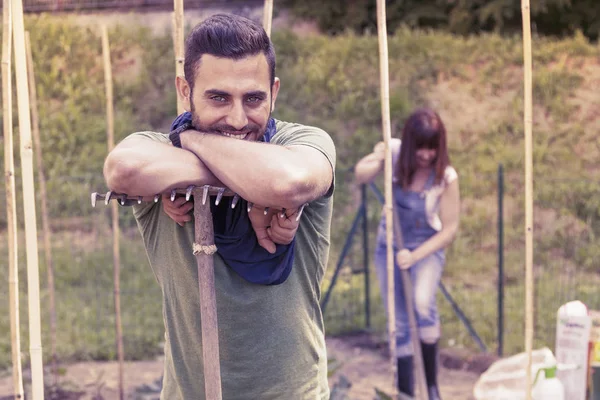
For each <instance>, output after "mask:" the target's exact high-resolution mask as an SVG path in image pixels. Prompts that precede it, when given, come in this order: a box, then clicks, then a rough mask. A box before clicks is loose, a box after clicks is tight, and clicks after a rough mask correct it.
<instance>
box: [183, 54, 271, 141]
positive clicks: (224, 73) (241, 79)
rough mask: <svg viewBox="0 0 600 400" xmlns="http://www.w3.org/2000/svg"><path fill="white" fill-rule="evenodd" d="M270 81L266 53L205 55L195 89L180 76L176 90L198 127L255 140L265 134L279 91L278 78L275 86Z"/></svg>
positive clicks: (197, 72) (203, 129)
mask: <svg viewBox="0 0 600 400" xmlns="http://www.w3.org/2000/svg"><path fill="white" fill-rule="evenodd" d="M270 82H271V79H270V76H269V65H268V63H267V58H266V57H265V55H264V54H258V55H255V56H249V57H246V58H244V59H241V60H232V59H229V58H218V57H215V56H212V55H209V54H204V55H203V56H202V59H201V61H200V64H199V67H198V69H197V71H196V80H195V83H194V88H193V90H190V87H189V85H188V84H187V82H186V81H185V80H184V79H181V78H178V79H177V89H178V93H179V95H180V96H182V99H183V100H184V105H185V108H186V109H187V110H189V111H191V112H192V122H193V124H194V127H195V128H196V129H197V130H200V131H204V132H209V133H217V134H220V135H225V136H231V137H234V138H237V139H243V140H252V141H256V140H258V139H260V138H261V137H262V136H263V135H264V133H265V130H266V128H267V123H268V121H269V117H270V116H271V111H272V110H273V107H274V106H275V99H276V98H277V93H278V92H279V79H277V78H276V79H275V82H274V84H273V87H272V88H271V87H270Z"/></svg>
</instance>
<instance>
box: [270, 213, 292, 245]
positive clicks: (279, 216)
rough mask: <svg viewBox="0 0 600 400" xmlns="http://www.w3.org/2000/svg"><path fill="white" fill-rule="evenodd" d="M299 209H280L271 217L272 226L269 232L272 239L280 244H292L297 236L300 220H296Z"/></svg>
mask: <svg viewBox="0 0 600 400" xmlns="http://www.w3.org/2000/svg"><path fill="white" fill-rule="evenodd" d="M297 214H298V209H293V210H285V213H282V212H281V211H278V212H277V213H276V214H275V215H274V216H273V217H272V218H271V227H270V228H268V229H267V233H268V235H269V237H270V238H271V240H272V241H273V242H275V243H278V244H290V243H292V240H294V236H296V231H297V230H298V225H300V220H298V221H296V217H297Z"/></svg>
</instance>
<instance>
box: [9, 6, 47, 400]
mask: <svg viewBox="0 0 600 400" xmlns="http://www.w3.org/2000/svg"><path fill="white" fill-rule="evenodd" d="M12 12H13V26H14V36H13V38H14V48H15V73H16V78H17V85H16V86H17V106H18V110H19V138H20V147H21V152H20V154H21V171H22V179H23V210H24V212H25V243H26V246H27V295H28V303H29V351H30V355H31V393H32V398H33V400H38V399H43V398H44V365H43V361H42V332H41V323H40V271H39V260H38V242H37V221H36V212H35V187H34V178H33V149H32V143H31V119H30V118H31V117H30V113H29V110H30V108H29V85H28V83H27V61H26V56H25V26H24V21H23V4H22V2H21V0H12Z"/></svg>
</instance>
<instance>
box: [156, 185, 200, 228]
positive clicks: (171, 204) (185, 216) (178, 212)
mask: <svg viewBox="0 0 600 400" xmlns="http://www.w3.org/2000/svg"><path fill="white" fill-rule="evenodd" d="M162 205H163V210H164V211H165V213H166V214H167V215H168V216H169V217H171V219H172V220H173V221H175V222H177V224H179V226H183V225H184V224H185V223H186V222H188V221H191V220H192V218H193V216H192V215H191V214H190V211H191V210H192V209H193V208H194V202H193V201H191V200H189V201H186V200H185V196H184V195H177V197H176V198H175V200H174V201H171V195H170V194H168V193H165V194H163V195H162Z"/></svg>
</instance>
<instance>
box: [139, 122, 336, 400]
mask: <svg viewBox="0 0 600 400" xmlns="http://www.w3.org/2000/svg"><path fill="white" fill-rule="evenodd" d="M133 135H135V136H138V137H139V136H144V137H147V138H149V139H152V140H156V141H161V142H165V143H168V142H169V139H168V136H167V135H164V134H160V133H154V132H138V133H134V134H133ZM271 143H272V144H277V145H283V146H310V147H313V148H316V149H318V150H320V151H321V152H322V153H323V154H324V155H325V157H327V159H328V160H329V162H330V163H331V168H332V170H333V169H334V168H335V147H334V144H333V141H332V140H331V138H330V137H329V135H328V134H327V133H325V132H324V131H322V130H320V129H318V128H314V127H309V126H303V125H299V124H292V123H287V122H281V121H277V133H276V134H275V135H274V137H273V138H272V139H271ZM268 145H269V144H265V146H268ZM332 192H333V182H332V186H331V188H330V190H329V192H328V193H327V194H326V195H325V196H323V197H321V198H319V199H316V200H314V201H312V202H311V203H309V205H308V206H307V207H305V208H304V212H303V214H302V217H301V219H300V225H299V228H298V231H297V233H296V237H295V241H296V244H295V246H296V247H295V251H294V261H293V267H292V271H291V273H290V275H289V277H288V278H287V280H286V281H285V282H284V283H282V284H280V285H273V286H265V285H258V284H253V283H249V282H248V281H246V280H244V279H243V278H241V277H240V276H239V275H238V274H237V273H236V272H234V271H233V270H232V269H230V268H229V267H228V266H227V265H226V264H225V263H224V261H223V259H222V258H221V257H220V256H219V255H218V254H215V256H214V268H215V290H216V296H217V319H218V327H219V328H218V329H219V352H220V362H221V380H222V391H223V399H224V400H234V399H252V400H267V399H281V400H303V399H311V400H314V399H327V398H329V388H328V384H327V354H326V350H325V335H324V327H323V316H322V314H321V309H320V306H319V300H320V296H321V289H320V288H321V281H322V279H323V274H324V272H325V268H326V263H327V258H328V254H329V245H330V224H331V212H332V196H331V194H332ZM134 215H135V217H136V220H137V222H138V225H139V228H140V231H141V233H142V237H143V240H144V244H145V247H146V251H147V255H148V258H149V260H150V265H151V267H152V270H153V271H154V274H155V275H156V278H157V280H158V283H159V284H160V287H161V289H162V295H163V318H164V323H165V330H166V332H165V339H166V341H165V350H164V351H165V365H164V377H163V390H162V393H161V400H179V399H185V400H198V399H204V398H205V397H204V377H203V366H202V339H201V328H200V296H199V290H198V270H197V263H196V258H195V256H194V255H193V253H192V244H193V242H194V224H193V223H186V224H185V226H183V227H181V226H179V225H177V224H176V223H175V222H174V221H173V220H171V218H169V217H168V216H167V214H165V212H164V211H163V207H162V204H160V201H159V202H158V203H143V204H141V205H136V206H135V207H134Z"/></svg>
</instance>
